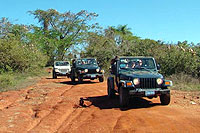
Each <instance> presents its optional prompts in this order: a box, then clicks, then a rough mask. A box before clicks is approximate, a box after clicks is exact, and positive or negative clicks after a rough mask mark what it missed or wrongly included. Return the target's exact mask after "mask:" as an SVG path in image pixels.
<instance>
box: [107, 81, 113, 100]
mask: <svg viewBox="0 0 200 133" xmlns="http://www.w3.org/2000/svg"><path fill="white" fill-rule="evenodd" d="M107 93H108V97H109V98H114V97H115V90H114V80H113V79H112V78H110V79H108V80H107Z"/></svg>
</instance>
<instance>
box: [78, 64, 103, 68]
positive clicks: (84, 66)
mask: <svg viewBox="0 0 200 133" xmlns="http://www.w3.org/2000/svg"><path fill="white" fill-rule="evenodd" d="M77 68H78V69H97V68H99V67H98V66H96V65H82V66H77Z"/></svg>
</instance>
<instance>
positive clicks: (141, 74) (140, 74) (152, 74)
mask: <svg viewBox="0 0 200 133" xmlns="http://www.w3.org/2000/svg"><path fill="white" fill-rule="evenodd" d="M121 76H122V77H132V78H163V76H162V75H161V74H159V73H158V72H156V71H124V72H121Z"/></svg>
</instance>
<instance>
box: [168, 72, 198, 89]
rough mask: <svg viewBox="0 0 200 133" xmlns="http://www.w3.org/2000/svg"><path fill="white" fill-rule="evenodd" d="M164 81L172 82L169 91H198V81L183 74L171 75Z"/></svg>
mask: <svg viewBox="0 0 200 133" xmlns="http://www.w3.org/2000/svg"><path fill="white" fill-rule="evenodd" d="M166 79H170V80H172V82H173V86H172V87H171V89H174V90H184V91H200V79H199V78H195V77H192V76H190V75H186V74H183V73H180V74H176V75H171V76H170V77H167V78H166Z"/></svg>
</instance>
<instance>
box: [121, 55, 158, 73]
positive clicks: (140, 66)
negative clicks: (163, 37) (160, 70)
mask: <svg viewBox="0 0 200 133" xmlns="http://www.w3.org/2000/svg"><path fill="white" fill-rule="evenodd" d="M119 70H147V71H151V70H156V65H155V62H154V60H153V58H120V63H119Z"/></svg>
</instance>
